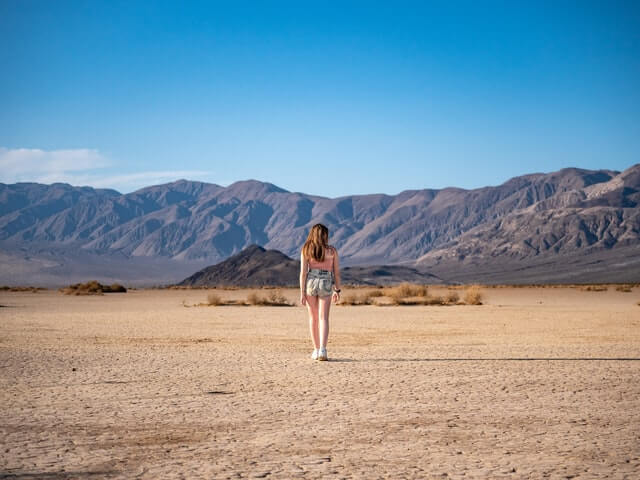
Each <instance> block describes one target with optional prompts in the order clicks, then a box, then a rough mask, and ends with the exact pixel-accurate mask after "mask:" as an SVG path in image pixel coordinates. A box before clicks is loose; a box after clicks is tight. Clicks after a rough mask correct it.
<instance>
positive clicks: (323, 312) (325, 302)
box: [317, 295, 331, 348]
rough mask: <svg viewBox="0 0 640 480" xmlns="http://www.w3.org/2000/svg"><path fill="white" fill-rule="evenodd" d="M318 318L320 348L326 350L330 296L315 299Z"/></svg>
mask: <svg viewBox="0 0 640 480" xmlns="http://www.w3.org/2000/svg"><path fill="white" fill-rule="evenodd" d="M317 298H318V303H319V304H320V305H319V307H320V308H319V316H320V348H327V340H328V339H329V310H330V309H331V295H329V296H326V297H317Z"/></svg>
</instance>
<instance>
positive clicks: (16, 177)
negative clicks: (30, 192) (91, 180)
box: [0, 147, 111, 183]
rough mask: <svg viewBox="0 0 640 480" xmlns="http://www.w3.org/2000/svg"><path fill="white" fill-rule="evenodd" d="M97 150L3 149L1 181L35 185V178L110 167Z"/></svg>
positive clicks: (0, 151) (0, 169)
mask: <svg viewBox="0 0 640 480" xmlns="http://www.w3.org/2000/svg"><path fill="white" fill-rule="evenodd" d="M110 165H111V163H110V162H109V161H108V160H107V158H105V157H104V156H103V155H102V154H100V153H99V152H98V151H97V150H91V149H88V148H78V149H73V150H49V151H47V150H40V149H38V148H16V149H8V148H2V147H0V178H2V180H3V181H5V182H9V183H12V182H21V181H33V179H34V178H35V177H36V176H46V175H60V174H64V173H66V172H75V171H86V170H92V169H96V168H104V167H108V166H110Z"/></svg>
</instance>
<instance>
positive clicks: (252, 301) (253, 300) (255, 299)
mask: <svg viewBox="0 0 640 480" xmlns="http://www.w3.org/2000/svg"><path fill="white" fill-rule="evenodd" d="M261 300H262V297H260V296H259V295H258V294H257V293H256V292H251V293H250V294H249V295H247V303H248V304H249V305H262V304H261V303H260V302H261Z"/></svg>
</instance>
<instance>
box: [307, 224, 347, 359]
mask: <svg viewBox="0 0 640 480" xmlns="http://www.w3.org/2000/svg"><path fill="white" fill-rule="evenodd" d="M332 299H333V301H334V302H337V301H339V300H340V263H339V261H338V252H337V251H336V249H335V248H333V247H332V246H331V245H329V229H328V228H327V227H325V226H324V225H322V224H320V223H318V224H316V225H314V226H313V227H312V228H311V231H309V236H308V237H307V241H306V242H305V243H304V246H303V247H302V251H301V252H300V303H301V304H302V305H306V306H307V309H308V310H309V329H310V330H311V341H312V342H313V353H312V354H311V358H312V359H314V360H327V359H328V357H327V339H328V338H329V308H330V307H331V300H332ZM318 324H319V325H318Z"/></svg>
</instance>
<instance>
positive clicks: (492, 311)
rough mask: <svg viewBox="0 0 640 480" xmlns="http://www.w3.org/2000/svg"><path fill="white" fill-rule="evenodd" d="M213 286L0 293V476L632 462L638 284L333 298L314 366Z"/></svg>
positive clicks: (639, 446)
mask: <svg viewBox="0 0 640 480" xmlns="http://www.w3.org/2000/svg"><path fill="white" fill-rule="evenodd" d="M207 292H208V291H207V290H130V291H129V292H127V293H125V294H106V295H103V296H67V295H62V294H61V293H59V292H57V291H51V290H50V291H42V292H38V293H29V292H0V305H2V307H0V381H1V385H0V400H1V405H2V409H1V410H0V448H1V450H0V451H1V454H0V478H11V479H67V478H147V479H164V478H187V479H190V478H214V479H218V478H220V479H224V478H268V479H289V478H305V479H319V478H348V479H360V478H363V479H377V478H393V479H403V478H407V479H409V478H415V479H432V478H433V479H436V478H437V479H447V478H448V479H451V478H465V479H468V478H477V479H493V478H531V479H543V478H551V479H570V478H576V479H591V478H612V479H637V478H640V306H639V305H638V302H639V301H640V289H639V288H638V287H634V288H633V289H632V290H631V291H630V292H621V291H616V290H615V289H614V288H613V287H609V288H608V290H607V291H585V290H581V289H579V288H573V287H563V288H534V287H527V288H512V287H509V288H485V289H483V303H484V304H483V305H455V306H386V307H381V306H338V305H334V306H333V307H332V310H331V333H330V340H329V345H328V352H329V357H330V361H328V362H317V361H313V360H311V359H310V358H309V355H310V353H311V344H310V340H309V336H308V327H307V320H306V310H305V308H304V307H301V306H295V307H267V306H250V307H243V306H202V307H189V305H194V304H198V303H201V302H206V297H207ZM216 293H217V294H219V295H220V296H222V297H223V298H225V299H241V298H245V297H246V296H247V293H248V291H247V290H216ZM283 293H284V295H285V296H286V297H288V298H289V299H290V300H291V301H295V300H297V292H296V290H293V289H291V290H284V291H283Z"/></svg>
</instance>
